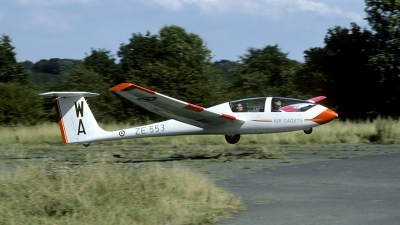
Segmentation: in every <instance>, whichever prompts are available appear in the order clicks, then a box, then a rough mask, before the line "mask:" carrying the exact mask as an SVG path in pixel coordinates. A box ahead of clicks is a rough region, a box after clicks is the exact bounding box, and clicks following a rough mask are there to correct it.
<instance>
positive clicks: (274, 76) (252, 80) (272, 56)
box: [231, 45, 300, 98]
mask: <svg viewBox="0 0 400 225" xmlns="http://www.w3.org/2000/svg"><path fill="white" fill-rule="evenodd" d="M240 58H241V62H240V64H239V65H238V66H236V67H235V68H234V69H233V70H232V73H233V80H232V85H231V92H234V93H236V94H237V97H236V98H243V97H255V96H290V97H297V96H298V95H299V94H300V93H298V92H297V89H296V84H295V83H294V78H295V74H296V72H297V70H298V69H299V68H300V64H299V63H298V62H296V61H294V60H290V59H288V58H287V54H285V53H282V52H281V50H280V49H279V48H278V46H277V45H275V46H270V45H268V46H266V47H265V48H263V49H254V48H250V49H248V54H245V55H244V56H242V57H240Z"/></svg>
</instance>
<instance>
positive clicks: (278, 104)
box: [271, 100, 282, 112]
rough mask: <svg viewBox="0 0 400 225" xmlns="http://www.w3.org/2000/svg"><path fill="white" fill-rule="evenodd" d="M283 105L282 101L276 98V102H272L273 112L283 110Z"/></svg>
mask: <svg viewBox="0 0 400 225" xmlns="http://www.w3.org/2000/svg"><path fill="white" fill-rule="evenodd" d="M281 106H282V103H281V101H279V100H276V101H274V103H273V104H272V110H271V111H272V112H281V110H280V108H281Z"/></svg>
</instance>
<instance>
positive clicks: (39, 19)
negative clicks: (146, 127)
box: [0, 0, 368, 63]
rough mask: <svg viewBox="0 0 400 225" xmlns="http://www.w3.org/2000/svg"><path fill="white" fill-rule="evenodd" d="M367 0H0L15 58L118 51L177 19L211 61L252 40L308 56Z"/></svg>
mask: <svg viewBox="0 0 400 225" xmlns="http://www.w3.org/2000/svg"><path fill="white" fill-rule="evenodd" d="M364 9H365V2H364V1H363V0H1V2H0V35H7V36H9V37H10V39H11V44H12V46H14V47H15V49H14V52H15V53H16V58H17V61H19V62H22V61H25V60H29V61H31V62H33V63H35V62H37V61H39V60H41V59H51V58H67V59H84V58H85V57H86V56H87V55H88V54H90V52H91V50H92V49H105V50H109V51H110V52H111V54H112V55H114V57H115V58H116V59H118V57H117V52H118V50H119V48H120V46H121V44H128V43H129V39H130V38H131V37H132V34H139V33H140V34H146V33H147V32H148V31H149V32H150V33H151V34H158V33H159V31H160V30H161V29H162V28H163V27H165V26H172V25H174V26H179V27H181V28H183V29H185V31H186V32H187V33H193V34H196V35H198V36H199V37H200V38H201V39H202V40H203V42H204V45H205V46H206V47H207V48H208V49H209V50H211V56H212V61H217V60H223V59H226V60H231V61H238V60H239V59H240V56H244V55H245V54H247V53H248V49H249V48H256V49H262V48H264V47H266V46H268V45H278V47H279V48H280V50H281V51H282V52H283V53H286V54H287V57H288V58H290V59H293V60H297V61H299V62H303V61H304V54H303V52H304V51H305V50H308V49H310V48H314V47H323V46H324V37H325V35H326V34H327V31H328V29H329V28H333V27H335V26H341V27H346V28H350V23H352V22H354V23H356V24H357V25H359V26H361V27H362V28H368V23H367V22H366V20H365V19H364V18H365V17H366V14H365V12H364Z"/></svg>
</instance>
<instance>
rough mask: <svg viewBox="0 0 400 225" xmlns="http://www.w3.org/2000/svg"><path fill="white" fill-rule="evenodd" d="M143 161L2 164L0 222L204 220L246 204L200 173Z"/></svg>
mask: <svg viewBox="0 0 400 225" xmlns="http://www.w3.org/2000/svg"><path fill="white" fill-rule="evenodd" d="M146 165H148V166H147V167H144V168H133V167H132V166H127V165H125V166H121V165H115V164H114V165H111V164H96V165H91V166H84V167H74V168H73V169H71V168H67V167H56V166H54V164H52V163H48V164H46V165H45V166H44V167H43V166H42V167H38V166H29V167H20V168H18V169H15V170H14V169H13V170H6V169H3V170H2V171H3V172H2V173H1V174H0V218H1V219H0V224H96V225H97V224H206V223H213V222H215V221H217V220H218V219H220V218H222V217H224V216H226V215H228V214H229V213H232V212H235V211H238V210H243V208H244V207H243V205H242V203H241V202H240V200H239V199H237V198H236V197H235V196H233V195H232V194H230V193H227V192H225V191H224V190H222V189H220V188H218V187H216V186H215V185H213V184H212V183H210V182H208V180H207V179H206V178H205V177H203V176H202V175H200V174H197V173H194V172H191V171H189V170H188V169H185V168H182V167H179V166H173V167H172V168H169V169H166V168H162V167H160V166H159V165H157V164H146Z"/></svg>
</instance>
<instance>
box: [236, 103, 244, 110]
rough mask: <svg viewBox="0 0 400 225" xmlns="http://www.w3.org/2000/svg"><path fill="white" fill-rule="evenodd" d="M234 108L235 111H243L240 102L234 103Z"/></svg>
mask: <svg viewBox="0 0 400 225" xmlns="http://www.w3.org/2000/svg"><path fill="white" fill-rule="evenodd" d="M235 109H236V111H237V112H240V111H243V105H242V104H241V103H238V104H236V105H235Z"/></svg>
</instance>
